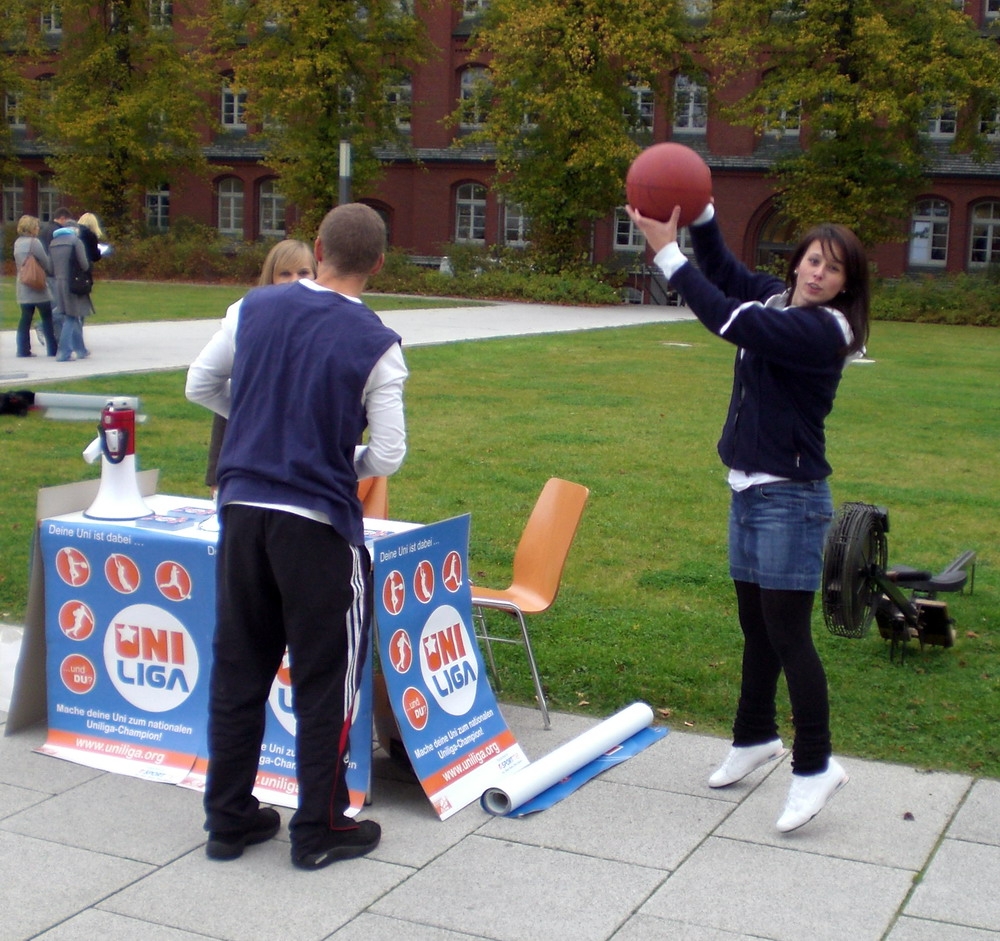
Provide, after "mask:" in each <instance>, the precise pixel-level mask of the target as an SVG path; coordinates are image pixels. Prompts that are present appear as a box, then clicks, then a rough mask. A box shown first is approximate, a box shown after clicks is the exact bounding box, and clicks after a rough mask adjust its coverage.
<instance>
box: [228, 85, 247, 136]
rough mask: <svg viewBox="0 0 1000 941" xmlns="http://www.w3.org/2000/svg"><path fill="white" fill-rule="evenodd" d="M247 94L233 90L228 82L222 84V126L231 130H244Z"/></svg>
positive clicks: (243, 91) (240, 90)
mask: <svg viewBox="0 0 1000 941" xmlns="http://www.w3.org/2000/svg"><path fill="white" fill-rule="evenodd" d="M246 105H247V93H246V90H245V89H235V88H233V87H232V86H231V85H230V84H229V82H228V81H223V84H222V126H223V127H224V128H229V129H232V130H246V126H247V121H246Z"/></svg>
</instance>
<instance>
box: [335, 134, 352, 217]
mask: <svg viewBox="0 0 1000 941" xmlns="http://www.w3.org/2000/svg"><path fill="white" fill-rule="evenodd" d="M350 201H351V142H350V141H346V140H342V141H341V142H340V188H339V190H338V191H337V202H338V203H339V204H340V205H341V206H343V205H344V203H349V202H350Z"/></svg>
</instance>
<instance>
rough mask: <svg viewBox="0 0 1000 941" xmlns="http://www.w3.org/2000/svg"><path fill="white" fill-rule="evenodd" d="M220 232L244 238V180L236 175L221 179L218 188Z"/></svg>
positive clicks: (232, 236)
mask: <svg viewBox="0 0 1000 941" xmlns="http://www.w3.org/2000/svg"><path fill="white" fill-rule="evenodd" d="M218 210H219V233H220V234H221V235H228V236H230V237H231V238H237V239H241V238H243V181H242V180H241V179H239V178H237V177H235V176H227V177H226V178H225V179H224V180H220V182H219V188H218Z"/></svg>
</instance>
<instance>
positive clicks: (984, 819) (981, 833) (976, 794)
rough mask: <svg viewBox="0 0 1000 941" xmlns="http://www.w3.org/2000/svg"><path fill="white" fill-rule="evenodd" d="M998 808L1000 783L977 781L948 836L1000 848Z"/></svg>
mask: <svg viewBox="0 0 1000 941" xmlns="http://www.w3.org/2000/svg"><path fill="white" fill-rule="evenodd" d="M997 808H1000V781H987V780H982V781H976V783H975V784H974V785H973V786H972V790H971V791H969V795H968V797H966V799H965V803H964V804H962V806H961V808H960V810H959V811H958V814H957V815H956V817H955V819H954V820H953V821H952V823H951V826H949V827H948V836H949V837H951V838H953V839H956V840H968V841H970V842H972V843H989V844H991V845H992V846H1000V827H998V826H997ZM997 930H1000V926H997Z"/></svg>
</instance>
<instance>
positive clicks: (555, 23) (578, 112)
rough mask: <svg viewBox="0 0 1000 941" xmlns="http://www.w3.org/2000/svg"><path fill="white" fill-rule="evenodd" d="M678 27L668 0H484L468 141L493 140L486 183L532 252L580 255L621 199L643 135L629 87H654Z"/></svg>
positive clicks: (676, 7) (660, 83) (676, 52)
mask: <svg viewBox="0 0 1000 941" xmlns="http://www.w3.org/2000/svg"><path fill="white" fill-rule="evenodd" d="M685 30H686V26H685V21H684V17H683V14H682V11H681V5H680V4H679V3H678V2H671V0H491V3H490V5H489V7H488V9H487V11H486V14H485V18H484V21H483V24H482V26H481V28H480V29H479V30H478V31H477V33H476V36H475V41H474V47H473V55H474V56H478V57H481V58H482V60H483V61H484V62H486V61H488V62H489V77H490V84H489V86H487V87H483V88H482V89H481V92H480V98H481V99H482V101H483V102H484V107H483V108H482V110H483V112H484V117H483V119H482V128H481V129H480V130H479V131H477V132H475V133H474V134H472V135H470V138H469V139H471V140H485V141H489V142H490V143H492V144H493V145H494V146H495V147H496V167H497V173H498V178H497V188H498V189H499V191H500V192H501V193H503V194H504V195H505V196H506V198H507V199H508V200H509V201H511V202H512V203H516V204H519V205H520V206H521V207H522V209H523V211H524V212H525V213H526V214H527V215H528V217H529V218H530V220H531V221H530V236H531V239H532V242H533V243H534V244H535V245H536V246H537V247H538V248H539V249H540V251H541V252H543V253H545V254H548V255H550V256H552V257H553V258H555V259H557V260H559V261H561V262H566V261H569V260H572V259H574V258H579V257H581V255H586V254H587V252H588V245H589V235H590V224H591V223H592V222H593V220H595V219H598V218H602V217H604V216H606V215H607V214H608V213H609V212H611V211H612V210H613V209H614V208H615V207H616V206H620V205H621V204H622V203H623V201H624V180H625V173H626V171H627V169H628V165H629V163H630V162H631V160H632V158H633V157H634V156H635V155H636V153H638V151H639V148H640V143H639V142H640V141H644V142H645V141H646V140H648V135H646V137H645V138H644V128H643V126H642V124H641V122H640V119H639V114H638V111H637V107H636V103H635V90H636V89H642V88H646V89H648V90H650V91H652V92H655V93H662V92H663V90H664V78H665V76H667V75H668V74H669V72H670V70H671V69H672V68H675V67H676V66H677V65H678V64H680V62H681V61H682V60H683V58H684V44H683V39H684V36H685ZM455 118H456V120H461V112H459V113H457V114H456V116H455Z"/></svg>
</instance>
